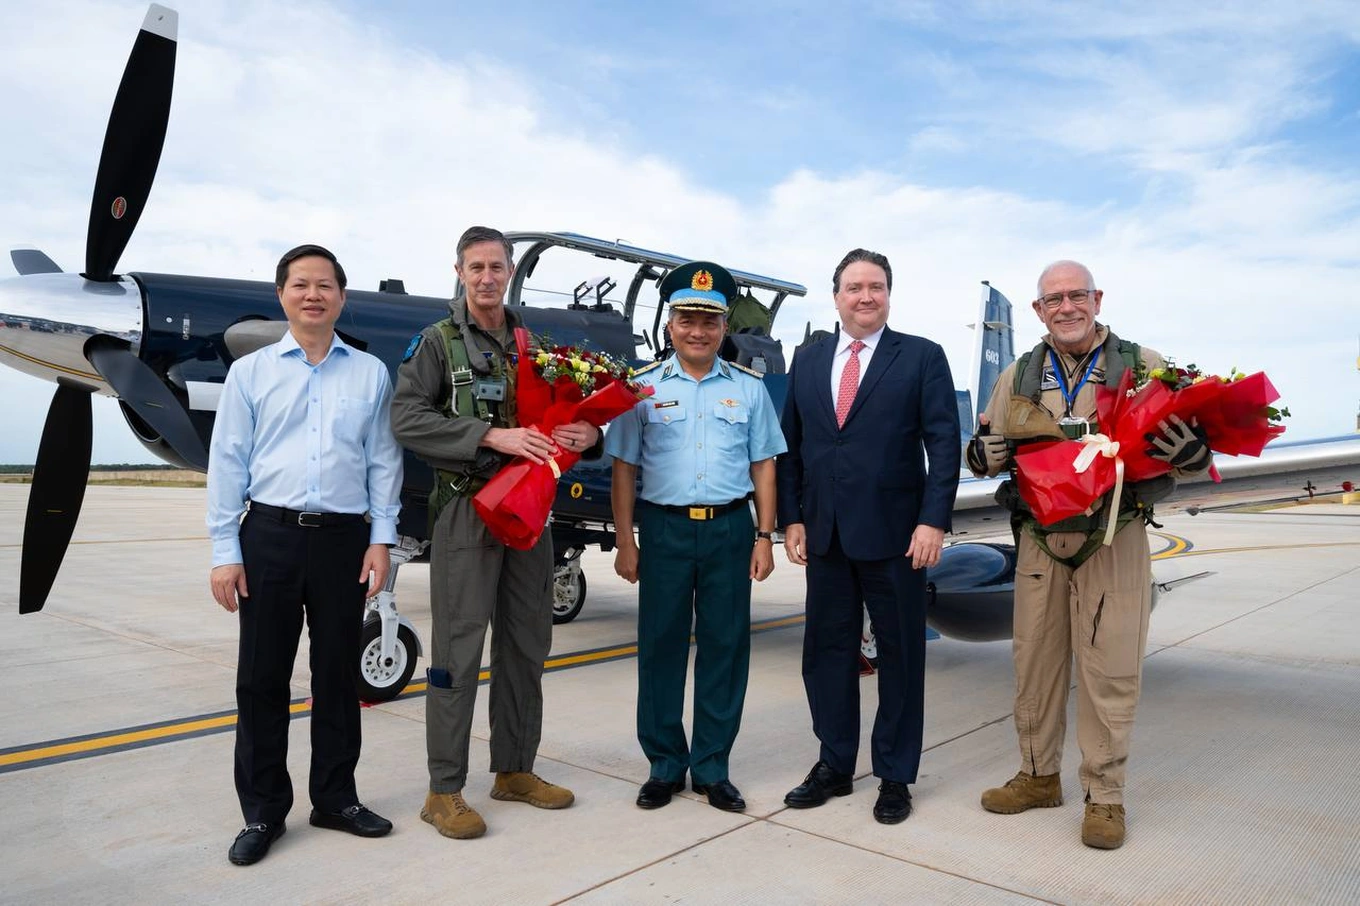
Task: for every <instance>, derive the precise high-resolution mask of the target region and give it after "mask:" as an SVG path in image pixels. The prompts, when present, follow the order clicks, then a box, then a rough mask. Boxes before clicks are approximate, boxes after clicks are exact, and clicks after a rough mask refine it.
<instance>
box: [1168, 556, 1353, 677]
mask: <svg viewBox="0 0 1360 906" xmlns="http://www.w3.org/2000/svg"><path fill="white" fill-rule="evenodd" d="M1281 546H1282V547H1287V546H1289V545H1281ZM1325 546H1332V545H1325ZM1357 571H1360V566H1353V567H1351V568H1350V569H1346V570H1342V571H1341V572H1339V573H1336V574H1335V575H1331V576H1327V577H1326V578H1322V579H1318V580H1317V581H1316V582H1314V583H1313V584H1311V585H1308V586H1306V587H1304V588H1300V589H1299V590H1298V591H1294V592H1290V593H1289V594H1287V595H1285V596H1284V597H1282V598H1276V599H1275V600H1273V601H1267V602H1266V603H1264V604H1262V605H1261V606H1260V607H1253V608H1252V609H1251V610H1248V611H1247V612H1246V613H1240V614H1238V615H1237V616H1235V617H1233V618H1232V619H1230V620H1224V621H1223V622H1222V623H1219V624H1217V625H1215V626H1209V627H1207V628H1205V629H1201V630H1200V631H1199V632H1196V633H1193V634H1192V635H1188V636H1186V637H1185V638H1183V639H1180V640H1179V641H1176V642H1173V643H1171V644H1170V645H1166V646H1164V647H1162V648H1158V649H1157V650H1156V651H1154V652H1152V653H1151V654H1147V655H1144V657H1143V660H1147V659H1148V658H1150V657H1152V655H1153V654H1159V653H1160V652H1163V651H1166V650H1167V649H1169V648H1179V647H1180V646H1182V645H1184V644H1185V643H1186V642H1191V641H1194V640H1195V639H1197V638H1199V637H1200V636H1202V635H1205V634H1206V633H1210V632H1213V631H1214V630H1216V629H1222V628H1223V627H1224V626H1227V625H1229V624H1231V623H1236V622H1237V621H1238V620H1241V619H1243V618H1245V617H1249V616H1252V615H1253V614H1257V613H1260V612H1261V611H1263V610H1265V609H1266V608H1267V607H1274V606H1275V605H1276V604H1283V603H1284V602H1285V601H1288V600H1289V599H1290V598H1295V597H1298V596H1299V595H1301V594H1305V593H1306V592H1310V591H1312V590H1313V589H1315V588H1317V587H1318V586H1319V585H1326V584H1327V583H1328V582H1334V581H1336V580H1337V579H1340V578H1341V577H1342V576H1348V575H1350V574H1351V573H1354V572H1357ZM1248 656H1251V655H1248ZM1256 656H1257V657H1259V656H1260V655H1256Z"/></svg>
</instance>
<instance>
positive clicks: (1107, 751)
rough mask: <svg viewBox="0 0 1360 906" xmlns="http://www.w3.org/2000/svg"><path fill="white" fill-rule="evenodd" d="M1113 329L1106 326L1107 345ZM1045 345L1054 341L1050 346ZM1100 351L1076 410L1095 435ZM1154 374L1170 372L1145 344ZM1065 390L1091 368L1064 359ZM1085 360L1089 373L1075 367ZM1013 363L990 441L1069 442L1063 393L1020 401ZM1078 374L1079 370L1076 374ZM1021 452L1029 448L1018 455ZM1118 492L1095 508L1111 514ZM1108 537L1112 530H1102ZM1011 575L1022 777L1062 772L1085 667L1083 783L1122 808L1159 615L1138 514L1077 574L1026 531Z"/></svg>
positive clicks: (1080, 737)
mask: <svg viewBox="0 0 1360 906" xmlns="http://www.w3.org/2000/svg"><path fill="white" fill-rule="evenodd" d="M1108 334H1109V331H1108V329H1107V328H1105V327H1103V326H1102V327H1099V329H1098V334H1097V336H1098V341H1099V342H1100V343H1101V344H1104V342H1105V340H1106V337H1107V336H1108ZM1044 339H1045V341H1046V342H1047V341H1048V339H1049V338H1048V337H1045V338H1044ZM1107 354H1113V355H1114V356H1115V357H1116V358H1118V356H1119V354H1118V352H1117V351H1114V350H1113V349H1112V348H1111V349H1105V348H1102V349H1101V350H1100V352H1099V354H1098V358H1097V360H1096V364H1095V369H1094V370H1093V372H1092V374H1091V377H1090V379H1089V380H1088V381H1087V382H1086V383H1085V384H1084V385H1083V386H1082V388H1081V389H1080V390H1079V391H1078V393H1077V397H1076V399H1075V400H1074V402H1073V406H1072V414H1073V415H1077V416H1082V417H1085V418H1087V419H1089V420H1090V421H1091V422H1092V430H1096V428H1097V426H1096V425H1095V411H1096V405H1095V404H1096V387H1097V386H1099V385H1101V384H1103V383H1105V369H1106V367H1107V365H1106V361H1105V359H1106V357H1107ZM1140 358H1141V360H1142V362H1143V364H1144V366H1145V367H1146V368H1148V369H1151V368H1155V367H1158V366H1160V365H1161V364H1163V362H1162V358H1161V356H1160V355H1158V354H1157V353H1156V352H1154V351H1152V350H1150V349H1148V348H1146V347H1142V348H1141V349H1140ZM1059 361H1060V363H1061V365H1062V367H1063V369H1064V376H1065V377H1066V380H1067V386H1068V387H1069V388H1070V387H1071V386H1072V385H1073V384H1075V383H1076V382H1077V381H1079V380H1080V379H1081V376H1082V374H1083V373H1084V372H1085V366H1086V365H1087V363H1088V361H1087V360H1086V359H1085V358H1084V357H1083V358H1082V360H1081V362H1080V363H1078V361H1077V359H1075V358H1073V357H1071V356H1066V355H1062V354H1059ZM1078 364H1080V366H1081V368H1080V370H1078ZM1015 369H1016V365H1015V364H1014V363H1013V364H1011V365H1010V366H1009V367H1008V368H1007V369H1006V370H1005V371H1003V372H1002V373H1001V376H1000V377H999V378H997V382H996V386H995V388H994V389H993V391H992V397H991V400H990V401H989V402H988V404H987V417H988V420H989V422H990V424H991V426H992V427H991V430H992V432H993V433H997V434H1003V435H1005V436H1006V437H1007V438H1009V439H1012V440H1017V441H1023V440H1030V439H1036V438H1043V439H1054V438H1056V439H1062V437H1063V434H1062V429H1061V428H1059V427H1058V425H1057V422H1056V419H1057V418H1059V417H1061V416H1062V415H1063V414H1064V410H1065V403H1064V398H1063V393H1062V391H1061V390H1060V389H1056V388H1055V389H1044V390H1042V391H1041V393H1040V399H1039V404H1038V405H1037V406H1036V405H1035V403H1034V401H1033V400H1032V399H1030V398H1028V397H1025V396H1017V395H1016V394H1015ZM1074 372H1075V373H1074ZM1022 449H1023V447H1022ZM1110 498H1111V495H1110V494H1106V495H1105V497H1103V498H1102V499H1101V501H1100V502H1099V505H1098V508H1103V507H1108V506H1109V504H1110ZM1100 530H1101V531H1102V532H1103V531H1104V524H1103V523H1101V526H1100ZM1087 537H1088V535H1087V533H1086V532H1055V533H1052V534H1049V535H1047V537H1046V538H1045V543H1046V544H1047V545H1048V547H1049V549H1050V550H1051V551H1052V552H1053V555H1054V556H1057V557H1061V558H1068V557H1071V556H1072V555H1074V554H1076V552H1077V550H1078V549H1079V548H1080V547H1081V546H1082V545H1083V544H1085V543H1086V540H1087ZM1017 547H1018V549H1017V562H1016V568H1015V634H1014V651H1015V727H1016V730H1017V731H1018V733H1019V736H1020V760H1021V763H1022V765H1023V769H1024V770H1025V771H1027V772H1029V773H1030V774H1033V775H1035V776H1045V775H1049V774H1056V773H1059V772H1060V771H1061V769H1062V747H1063V737H1064V735H1065V733H1066V730H1067V690H1068V687H1069V684H1070V679H1071V665H1072V657H1073V655H1075V656H1076V663H1077V744H1078V745H1079V746H1080V747H1081V755H1082V758H1081V785H1082V788H1083V789H1084V790H1085V792H1086V794H1087V796H1088V797H1089V798H1090V801H1091V802H1097V803H1113V804H1122V803H1123V801H1124V769H1125V763H1126V762H1127V761H1128V756H1129V735H1130V732H1131V731H1132V729H1133V716H1134V711H1135V709H1136V708H1137V706H1138V692H1139V686H1140V683H1141V680H1142V665H1143V650H1144V647H1145V646H1146V644H1147V630H1148V615H1149V613H1150V612H1151V610H1152V562H1151V559H1150V556H1149V552H1148V541H1147V527H1146V524H1145V522H1144V521H1143V519H1141V518H1135V519H1133V520H1131V521H1130V522H1129V523H1128V524H1127V525H1125V526H1124V527H1123V528H1122V529H1120V530H1119V531H1118V532H1117V533H1116V535H1115V537H1114V539H1113V541H1112V542H1111V543H1110V545H1109V546H1108V547H1106V546H1102V547H1100V548H1099V549H1098V550H1097V551H1096V552H1095V553H1094V554H1093V555H1091V556H1090V558H1089V559H1087V560H1086V561H1085V562H1083V563H1082V564H1081V565H1079V566H1078V567H1076V568H1075V569H1073V568H1072V567H1070V566H1066V565H1064V564H1063V563H1060V562H1058V561H1057V560H1055V559H1053V557H1051V556H1049V554H1048V553H1046V552H1045V551H1044V550H1043V548H1042V547H1040V545H1039V543H1038V542H1036V541H1035V539H1034V538H1033V537H1032V536H1031V535H1030V534H1029V532H1028V531H1021V532H1020V537H1019V540H1018V545H1017Z"/></svg>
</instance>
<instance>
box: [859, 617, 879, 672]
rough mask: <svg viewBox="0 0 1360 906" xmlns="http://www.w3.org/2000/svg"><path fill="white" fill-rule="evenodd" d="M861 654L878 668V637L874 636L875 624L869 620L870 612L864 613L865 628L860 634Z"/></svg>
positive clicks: (871, 664)
mask: <svg viewBox="0 0 1360 906" xmlns="http://www.w3.org/2000/svg"><path fill="white" fill-rule="evenodd" d="M859 654H860V657H862V658H864V660H865V662H866V663H867V664H868V665H869V666H870V667H873V668H874V669H878V639H877V638H876V637H875V636H874V625H873V624H872V623H870V622H869V614H868V613H865V614H864V629H863V630H862V631H861V632H860V636H859Z"/></svg>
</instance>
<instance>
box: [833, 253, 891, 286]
mask: <svg viewBox="0 0 1360 906" xmlns="http://www.w3.org/2000/svg"><path fill="white" fill-rule="evenodd" d="M856 261H867V262H869V263H870V264H877V265H878V266H879V267H881V268H883V273H884V275H886V276H887V278H888V292H892V265H891V264H889V263H888V256H887V255H884V254H882V253H880V252H871V251H869V250H868V249H852V250H851V251H849V252H846V253H845V257H844V258H842V259H841V263H840V264H838V265H836V272H835V273H834V274H832V275H831V291H832V292H833V293H838V292H840V291H841V273H842V272H843V271H844V270H845V269H846V268H847V267H849V266H850V265H852V264H854V263H855V262H856Z"/></svg>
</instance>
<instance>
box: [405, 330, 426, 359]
mask: <svg viewBox="0 0 1360 906" xmlns="http://www.w3.org/2000/svg"><path fill="white" fill-rule="evenodd" d="M424 336H425V335H424V334H419V333H418V334H416V335H415V336H413V337H411V345H410V346H407V347H406V352H404V353H402V356H401V360H402V361H403V362H409V361H411V356H413V355H415V354H416V350H417V349H419V348H420V341H421V339H422V338H423V337H424Z"/></svg>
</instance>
